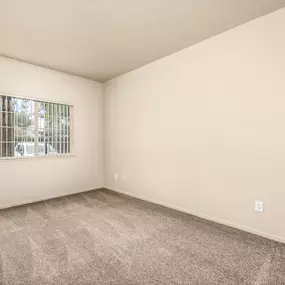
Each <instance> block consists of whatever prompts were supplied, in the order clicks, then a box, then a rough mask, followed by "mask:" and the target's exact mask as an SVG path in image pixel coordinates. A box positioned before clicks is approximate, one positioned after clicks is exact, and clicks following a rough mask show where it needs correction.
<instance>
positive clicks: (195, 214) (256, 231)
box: [103, 186, 285, 243]
mask: <svg viewBox="0 0 285 285" xmlns="http://www.w3.org/2000/svg"><path fill="white" fill-rule="evenodd" d="M103 188H105V189H109V190H111V191H114V192H118V193H121V194H124V195H127V196H130V197H133V198H137V199H141V200H144V201H147V202H151V203H154V204H157V205H161V206H164V207H167V208H170V209H173V210H177V211H180V212H184V213H187V214H190V215H193V216H196V217H199V218H202V219H205V220H209V221H212V222H216V223H219V224H223V225H226V226H229V227H232V228H236V229H239V230H242V231H245V232H249V233H252V234H255V235H258V236H261V237H264V238H267V239H271V240H274V241H277V242H282V243H285V238H282V237H279V236H276V235H272V234H268V233H264V232H261V231H258V230H255V229H250V228H248V227H246V226H242V225H238V224H235V223H231V222H229V221H225V220H221V219H218V218H215V217H209V216H207V215H204V214H200V213H197V212H195V211H192V210H188V209H185V208H181V207H177V206H174V205H170V204H167V203H164V202H161V201H155V200H152V199H149V198H146V197H143V196H140V195H136V194H133V193H130V192H127V191H124V190H120V189H115V188H113V187H108V186H104V187H103Z"/></svg>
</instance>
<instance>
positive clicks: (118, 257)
mask: <svg viewBox="0 0 285 285" xmlns="http://www.w3.org/2000/svg"><path fill="white" fill-rule="evenodd" d="M0 284H1V285H4V284H5V285H6V284H7V285H8V284H9V285H10V284H11V285H18V284H28V285H42V284H56V285H60V284H66V285H73V284H74V285H80V284H96V285H97V284H98V285H100V284H115V285H128V284H129V285H138V284H161V285H167V284H195V285H196V284H201V285H207V284H209V285H215V284H224V285H230V284H235V285H237V284H252V285H264V284H272V285H278V284H285V245H282V244H279V243H276V242H273V241H269V240H266V239H263V238H260V237H257V236H254V235H251V234H248V233H245V232H241V231H238V230H235V229H232V228H229V227H226V226H221V225H219V224H215V223H212V222H208V221H205V220H202V219H200V218H196V217H194V216H191V215H187V214H184V213H180V212H177V211H174V210H171V209H167V208H164V207H161V206H158V205H154V204H151V203H148V202H144V201H141V200H137V199H133V198H130V197H127V196H123V195H119V194H115V193H113V192H111V191H107V190H98V191H91V192H87V193H83V194H77V195H73V196H68V197H64V198H58V199H54V200H49V201H45V202H40V203H35V204H30V205H27V206H21V207H16V208H12V209H6V210H2V211H0Z"/></svg>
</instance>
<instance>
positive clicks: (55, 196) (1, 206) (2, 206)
mask: <svg viewBox="0 0 285 285" xmlns="http://www.w3.org/2000/svg"><path fill="white" fill-rule="evenodd" d="M102 188H104V186H100V187H96V188H94V189H88V190H80V191H73V192H70V193H65V194H57V195H53V196H46V197H42V198H37V199H32V200H26V201H23V202H19V203H12V204H6V205H0V210H3V209H7V208H13V207H17V206H23V205H27V204H32V203H37V202H41V201H46V200H51V199H55V198H60V197H65V196H69V195H74V194H79V193H84V192H88V191H92V190H99V189H102Z"/></svg>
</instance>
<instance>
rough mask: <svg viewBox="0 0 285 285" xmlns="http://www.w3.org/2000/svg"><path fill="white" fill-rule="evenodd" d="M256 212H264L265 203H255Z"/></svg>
mask: <svg viewBox="0 0 285 285" xmlns="http://www.w3.org/2000/svg"><path fill="white" fill-rule="evenodd" d="M254 209H255V211H256V212H264V203H263V202H261V201H255V207H254Z"/></svg>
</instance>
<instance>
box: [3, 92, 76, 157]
mask: <svg viewBox="0 0 285 285" xmlns="http://www.w3.org/2000/svg"><path fill="white" fill-rule="evenodd" d="M0 96H5V97H11V98H16V99H23V100H29V101H33V104H34V144H35V155H33V156H5V157H0V161H8V160H25V159H35V158H57V157H72V156H75V154H74V105H73V104H70V103H66V102H58V101H51V100H46V99H41V98H40V99H39V98H31V97H24V96H18V95H11V94H7V93H3V92H0ZM39 103H49V104H57V105H60V106H65V107H67V108H68V109H69V140H68V142H67V143H69V152H68V153H56V154H53V153H52V154H44V155H43V154H39V152H38V147H39V140H38V134H39V133H38V131H39V112H38V110H39ZM1 112H2V110H1ZM1 112H0V113H1ZM1 120H2V118H0V121H1ZM14 125H15V122H14ZM52 127H53V125H52ZM2 143H3V142H2V141H0V148H1V147H2ZM14 143H16V141H15V140H14ZM59 144H60V145H62V142H61V139H60V142H59Z"/></svg>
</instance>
